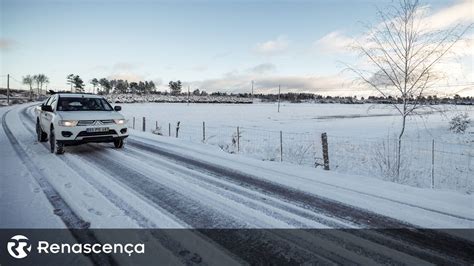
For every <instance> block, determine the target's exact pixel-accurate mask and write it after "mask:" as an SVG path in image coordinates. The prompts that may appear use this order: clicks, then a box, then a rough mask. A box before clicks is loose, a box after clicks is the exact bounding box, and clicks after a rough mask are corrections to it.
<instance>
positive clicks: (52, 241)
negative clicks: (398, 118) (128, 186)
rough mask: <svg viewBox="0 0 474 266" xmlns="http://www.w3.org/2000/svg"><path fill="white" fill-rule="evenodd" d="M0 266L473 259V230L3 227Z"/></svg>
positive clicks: (460, 261)
mask: <svg viewBox="0 0 474 266" xmlns="http://www.w3.org/2000/svg"><path fill="white" fill-rule="evenodd" d="M0 241H1V242H0V247H1V248H0V265H84V264H96V265H116V264H133V265H150V264H154V265H161V264H167V265H175V264H188V265H192V264H199V265H206V264H211V265H233V264H235V265H238V264H254V265H255V264H256V265H269V264H273V265H286V264H291V265H294V264H305V263H310V264H316V263H319V264H334V263H336V264H354V263H355V264H392V265H397V264H412V265H413V264H416V265H419V264H424V263H434V264H450V265H453V264H465V265H472V264H473V263H474V230H472V229H459V230H452V229H450V230H432V229H82V230H67V229H0Z"/></svg>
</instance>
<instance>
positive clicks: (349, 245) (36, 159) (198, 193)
mask: <svg viewBox="0 0 474 266" xmlns="http://www.w3.org/2000/svg"><path fill="white" fill-rule="evenodd" d="M0 117H1V118H2V127H1V128H0V144H1V145H2V149H1V150H0V156H1V157H2V160H1V161H0V163H1V164H0V169H1V172H0V173H1V176H0V177H1V178H0V182H1V183H0V228H19V227H20V228H63V227H69V228H87V227H90V228H200V229H202V228H220V229H222V228H260V229H261V228H265V229H269V228H270V229H272V228H301V229H310V228H342V229H361V228H372V229H373V228H410V230H407V231H395V233H393V232H392V233H391V232H390V231H386V232H383V231H380V232H375V231H365V230H360V231H357V232H354V233H351V232H343V231H341V232H338V231H326V230H325V232H327V234H329V235H330V238H325V237H323V236H321V235H319V233H316V234H314V235H313V234H301V235H298V234H300V233H301V232H300V231H298V230H295V231H289V232H290V234H289V235H285V237H292V238H283V239H284V241H283V243H282V245H283V247H285V250H286V251H285V252H288V253H286V254H294V256H295V258H297V256H298V255H297V254H301V253H292V252H293V250H296V251H297V250H301V249H303V250H306V251H308V250H310V251H311V252H314V253H315V254H314V255H315V256H316V257H317V258H318V256H319V255H320V253H319V252H322V251H321V249H320V248H316V249H315V248H314V245H315V244H318V245H323V246H324V247H327V246H328V245H329V246H334V247H335V248H337V249H338V250H340V251H341V252H342V253H340V254H338V256H342V257H343V258H344V259H345V261H361V259H362V260H364V261H366V263H367V264H371V263H376V262H378V263H380V262H381V260H382V261H385V262H399V263H408V262H412V263H413V261H417V262H418V263H417V264H419V263H422V262H423V261H424V259H428V260H430V259H432V258H433V257H430V256H433V254H435V255H434V256H435V257H434V259H435V261H437V260H438V259H439V260H441V261H445V262H446V261H456V259H458V258H456V257H453V255H452V254H448V255H446V254H445V253H443V254H441V253H440V254H437V253H436V252H437V251H433V250H428V251H427V250H425V249H424V247H422V246H421V247H420V246H419V241H420V240H419V239H420V238H419V237H420V236H423V237H428V239H429V240H426V239H425V241H428V243H429V244H432V243H433V245H434V246H435V247H436V248H442V247H445V244H446V241H448V242H449V244H448V246H450V245H451V244H455V245H459V243H462V242H459V241H461V240H460V239H459V238H456V237H461V238H469V236H467V235H463V232H462V231H449V232H448V234H451V236H449V237H448V238H446V237H447V236H446V235H444V233H443V238H438V237H437V234H438V233H439V231H438V232H435V233H434V234H431V235H430V234H428V235H423V234H422V233H421V234H420V232H419V231H418V230H417V229H415V228H418V227H421V228H440V229H447V228H474V211H473V210H474V196H473V195H468V194H460V193H456V192H452V191H441V190H431V189H422V188H416V187H410V186H406V185H401V184H396V183H393V182H387V181H383V180H379V179H374V178H370V177H365V176H357V175H349V174H341V173H337V172H334V171H324V170H322V169H314V168H313V167H308V166H301V165H295V164H292V163H290V162H286V161H283V162H272V161H262V160H256V159H254V158H250V157H248V156H246V155H243V154H230V153H227V152H225V151H222V149H220V148H219V147H216V146H213V145H207V144H204V143H198V142H194V141H189V140H185V139H176V138H169V137H164V136H158V135H155V134H151V133H149V132H140V131H138V130H131V135H130V137H129V138H128V139H127V143H126V146H125V148H124V149H122V150H117V149H114V148H112V145H111V144H88V145H81V146H77V147H67V148H66V153H65V154H63V155H55V154H51V153H50V152H49V150H48V146H47V143H46V144H42V143H38V142H37V141H36V137H35V131H34V130H35V125H34V117H33V113H32V108H31V107H30V105H18V106H12V107H6V108H0ZM291 232H292V233H291ZM443 232H444V231H443ZM230 233H232V232H230ZM204 234H205V233H204ZM269 235H270V236H269V237H270V239H274V238H273V237H276V240H278V241H280V242H281V241H282V238H280V237H279V236H278V232H277V231H273V232H269ZM401 235H403V239H402V240H400V236H401ZM242 236H243V235H240V237H242ZM454 236H456V237H454ZM95 237H96V239H97V241H100V242H108V241H109V240H110V239H108V236H107V234H101V233H98V234H95ZM230 237H236V238H237V239H233V241H236V242H239V241H241V240H245V239H240V238H238V237H239V234H236V235H231V236H230ZM139 238H140V237H139ZM140 239H142V238H140ZM213 240H215V239H213ZM163 241H164V242H163ZM166 241H168V242H166ZM246 241H247V240H246ZM267 241H269V240H268V238H264V239H261V238H260V237H258V239H255V240H252V242H251V243H250V244H251V247H252V248H256V249H259V248H263V249H265V250H266V251H268V250H270V254H278V255H281V247H278V246H277V247H275V248H273V244H272V246H268V243H277V242H273V241H271V242H267ZM440 241H441V242H440ZM463 241H464V240H463ZM219 243H220V242H218V244H219ZM244 243H247V242H244ZM278 243H279V242H278ZM287 243H291V246H288V245H287ZM163 245H165V246H163ZM305 245H309V246H305ZM354 245H356V246H357V249H355V250H354V249H353V247H354ZM415 246H416V247H415ZM288 247H290V249H291V250H288ZM247 248H248V247H247ZM308 248H310V249H308ZM147 249H149V250H159V251H163V252H164V253H163V255H160V256H159V259H160V261H159V262H157V263H164V264H176V263H178V262H183V258H180V257H179V256H180V255H178V256H176V255H175V254H177V253H180V252H181V251H182V250H190V251H192V252H195V254H199V256H200V257H201V258H202V259H203V260H204V261H213V260H215V259H216V258H219V259H220V260H227V261H228V263H227V264H228V265H230V264H233V263H236V262H235V261H233V258H234V257H232V256H230V257H229V256H228V252H227V251H225V250H223V249H222V247H220V246H219V245H216V243H215V242H209V240H208V239H207V238H206V237H204V238H203V237H202V235H201V234H195V233H193V232H192V231H183V232H182V237H181V239H176V238H172V237H171V238H169V237H164V239H163V238H160V237H154V236H148V237H147ZM393 250H396V252H395V253H393ZM360 251H362V252H360ZM271 252H276V253H271ZM459 252H461V253H462V252H464V251H459ZM266 254H269V253H266ZM463 254H464V253H463ZM463 256H466V255H465V254H464V255H463ZM292 259H293V257H292ZM299 259H300V260H302V261H307V260H305V259H304V258H302V257H300V258H299ZM184 262H185V264H186V263H188V262H189V263H190V262H192V258H188V259H185V260H184ZM425 262H426V261H425ZM124 263H125V264H130V263H132V262H131V261H128V262H127V261H126V262H124ZM227 264H226V265H227Z"/></svg>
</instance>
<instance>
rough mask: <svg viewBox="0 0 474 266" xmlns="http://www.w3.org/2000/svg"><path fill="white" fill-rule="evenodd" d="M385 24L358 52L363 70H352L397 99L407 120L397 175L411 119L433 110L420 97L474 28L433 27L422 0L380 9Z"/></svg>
mask: <svg viewBox="0 0 474 266" xmlns="http://www.w3.org/2000/svg"><path fill="white" fill-rule="evenodd" d="M378 17H379V19H380V23H379V24H378V25H376V26H369V27H368V31H367V32H366V35H365V37H364V38H361V39H359V40H357V41H356V42H355V44H354V47H353V48H354V49H355V50H356V51H357V52H358V53H359V55H360V57H361V59H362V62H363V63H362V64H361V65H363V66H348V68H349V70H351V71H352V72H353V73H355V74H356V75H357V77H358V78H359V80H360V81H362V83H363V84H365V85H368V86H369V87H371V88H372V89H374V90H375V91H377V92H378V93H379V94H380V95H382V96H384V97H388V96H392V97H394V98H395V99H396V101H394V102H392V103H391V106H392V107H393V108H394V109H395V110H396V111H397V113H398V114H399V115H400V118H401V128H400V132H399V134H398V147H397V150H398V153H397V169H396V171H397V173H396V174H397V175H399V171H400V154H401V148H402V137H403V135H404V133H405V128H406V121H407V117H408V116H410V115H413V114H416V113H417V111H418V110H420V109H422V108H426V107H428V106H427V105H426V103H424V102H421V101H420V99H421V98H422V97H424V96H425V95H427V94H428V93H433V92H432V91H431V89H432V88H433V87H434V86H435V84H436V83H437V82H439V81H440V79H442V78H443V75H441V73H440V72H439V71H436V66H437V65H438V64H440V62H441V60H442V59H443V58H445V57H446V56H447V55H448V54H449V53H451V52H453V51H452V48H453V47H454V46H455V45H456V43H458V42H459V40H461V39H462V38H463V36H464V35H465V33H466V32H467V31H468V30H469V29H471V26H472V25H465V24H456V25H451V26H449V27H446V28H443V29H433V28H432V27H431V25H430V23H429V19H428V16H427V12H426V7H425V6H422V5H421V4H420V2H419V1H418V0H399V1H398V2H396V3H395V5H392V6H389V7H388V8H385V9H383V10H378Z"/></svg>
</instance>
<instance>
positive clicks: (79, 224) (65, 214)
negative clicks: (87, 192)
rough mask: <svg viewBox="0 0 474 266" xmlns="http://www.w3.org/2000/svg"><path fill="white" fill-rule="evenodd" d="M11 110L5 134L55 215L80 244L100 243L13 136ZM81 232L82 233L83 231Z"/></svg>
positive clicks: (98, 259)
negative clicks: (10, 121) (10, 122)
mask: <svg viewBox="0 0 474 266" xmlns="http://www.w3.org/2000/svg"><path fill="white" fill-rule="evenodd" d="M10 111H11V110H9V111H7V112H5V113H4V114H3V116H2V127H3V130H4V132H5V135H6V136H7V138H8V139H9V141H10V143H11V145H12V147H13V149H14V150H15V152H16V153H17V155H18V157H19V158H20V160H21V161H22V163H23V164H24V165H25V166H26V168H27V169H28V170H29V172H30V174H31V175H32V176H33V178H34V179H35V180H36V182H37V183H38V184H39V186H40V188H41V190H42V191H43V193H44V195H45V196H46V198H47V199H48V201H49V203H50V204H51V205H52V206H53V208H54V214H55V215H58V216H59V217H60V218H61V220H62V221H63V223H64V225H65V226H66V227H67V228H68V229H69V232H70V233H71V235H72V236H73V237H74V238H75V239H76V241H77V242H78V243H100V242H99V241H98V240H97V238H96V237H95V236H94V234H93V233H92V231H90V230H89V229H88V228H89V226H90V223H89V222H86V221H84V220H83V219H82V218H81V217H79V216H78V215H77V214H76V213H75V212H74V211H73V210H72V209H71V207H69V205H68V204H67V202H65V201H64V199H63V198H62V197H61V196H60V195H59V193H58V192H57V191H56V190H55V189H54V187H53V186H52V185H51V184H50V183H49V182H48V180H47V178H46V177H45V176H43V175H42V174H41V171H40V169H38V167H37V166H36V165H35V164H33V163H32V160H31V158H30V157H29V156H28V154H27V153H26V151H25V150H24V149H23V148H22V147H21V145H20V143H19V142H18V140H17V139H16V138H15V136H14V135H13V133H12V131H11V130H10V128H9V127H8V125H7V122H6V116H7V115H8V113H9V112H10ZM76 229H82V230H86V232H87V233H81V232H80V231H78V230H76ZM82 230H81V231H82ZM90 259H91V260H92V262H93V263H94V264H99V265H115V264H116V262H115V261H114V260H113V258H112V257H111V256H109V255H105V254H95V253H91V255H90Z"/></svg>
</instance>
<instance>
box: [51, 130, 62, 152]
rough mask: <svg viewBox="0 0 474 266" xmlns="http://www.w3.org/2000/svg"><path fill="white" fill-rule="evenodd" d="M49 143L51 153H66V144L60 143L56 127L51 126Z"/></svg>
mask: <svg viewBox="0 0 474 266" xmlns="http://www.w3.org/2000/svg"><path fill="white" fill-rule="evenodd" d="M49 145H50V151H51V153H56V154H63V153H64V145H63V144H62V143H58V141H57V140H56V137H55V136H54V128H53V127H51V131H50V133H49Z"/></svg>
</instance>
